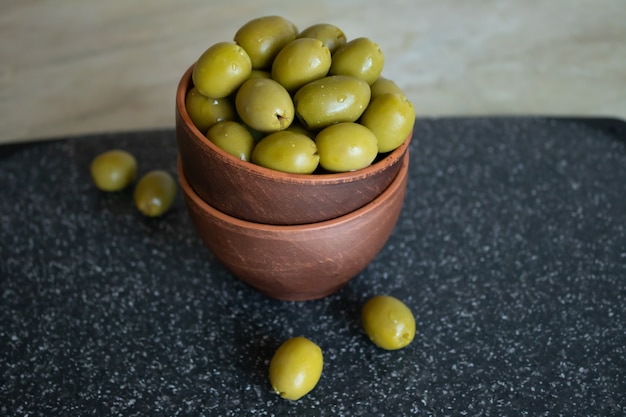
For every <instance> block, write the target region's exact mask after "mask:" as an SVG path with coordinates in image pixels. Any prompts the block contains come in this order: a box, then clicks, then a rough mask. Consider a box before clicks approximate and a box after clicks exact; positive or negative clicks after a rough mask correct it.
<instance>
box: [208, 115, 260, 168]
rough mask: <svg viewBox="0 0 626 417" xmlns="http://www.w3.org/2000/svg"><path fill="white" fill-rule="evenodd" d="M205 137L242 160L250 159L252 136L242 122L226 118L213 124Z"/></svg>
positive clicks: (252, 146)
mask: <svg viewBox="0 0 626 417" xmlns="http://www.w3.org/2000/svg"><path fill="white" fill-rule="evenodd" d="M206 137H207V138H208V139H209V140H210V141H211V142H213V143H214V144H216V145H217V146H218V147H219V148H221V149H223V150H224V151H226V152H228V153H229V154H231V155H233V156H234V157H236V158H239V159H241V160H242V161H250V156H251V155H252V149H254V137H253V136H252V133H251V132H250V131H249V130H248V129H247V128H246V127H245V126H244V125H242V124H240V123H237V122H234V121H231V120H228V121H225V122H218V123H216V124H214V125H213V126H212V127H211V128H210V129H209V131H208V132H207V134H206Z"/></svg>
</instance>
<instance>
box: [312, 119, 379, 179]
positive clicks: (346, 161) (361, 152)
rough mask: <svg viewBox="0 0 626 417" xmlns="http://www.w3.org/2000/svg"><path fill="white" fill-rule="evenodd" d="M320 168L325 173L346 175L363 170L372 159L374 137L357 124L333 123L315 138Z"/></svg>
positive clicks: (373, 154) (375, 148)
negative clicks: (343, 173)
mask: <svg viewBox="0 0 626 417" xmlns="http://www.w3.org/2000/svg"><path fill="white" fill-rule="evenodd" d="M315 143H316V144H317V150H318V153H319V158H320V165H321V166H322V168H324V169H325V170H327V171H331V172H347V171H355V170H357V169H361V168H365V167H367V166H369V165H371V163H372V162H373V161H374V159H376V156H377V155H378V146H377V143H376V136H375V135H374V133H372V131H371V130H369V129H368V128H367V127H365V126H363V125H361V124H359V123H351V122H344V123H337V124H333V125H330V126H328V127H326V128H324V129H322V130H321V131H320V132H319V133H318V134H317V136H316V137H315Z"/></svg>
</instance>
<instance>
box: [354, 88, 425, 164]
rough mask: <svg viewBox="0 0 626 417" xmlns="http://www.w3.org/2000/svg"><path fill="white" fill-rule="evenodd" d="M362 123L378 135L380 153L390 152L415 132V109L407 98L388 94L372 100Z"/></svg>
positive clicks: (362, 118)
mask: <svg viewBox="0 0 626 417" xmlns="http://www.w3.org/2000/svg"><path fill="white" fill-rule="evenodd" d="M360 123H361V124H363V125H364V126H367V127H368V128H369V129H370V130H371V131H372V132H374V134H375V135H376V138H377V139H378V152H380V153H385V152H390V151H392V150H394V149H396V148H397V147H398V146H400V145H401V144H402V142H404V141H405V140H406V138H407V136H408V135H409V134H410V133H411V131H412V130H413V125H414V124H415V109H414V108H413V104H411V102H410V101H409V99H408V98H406V97H405V96H403V95H400V94H394V93H386V94H383V95H381V96H378V97H376V98H375V99H373V100H372V102H371V103H370V105H369V106H368V107H367V109H366V110H365V112H364V113H363V116H362V117H361V120H360Z"/></svg>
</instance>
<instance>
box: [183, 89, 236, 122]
mask: <svg viewBox="0 0 626 417" xmlns="http://www.w3.org/2000/svg"><path fill="white" fill-rule="evenodd" d="M185 108H186V109H187V114H189V117H190V118H191V121H192V122H193V124H194V125H195V126H196V127H197V128H198V130H199V131H200V132H202V133H206V131H207V130H208V129H209V128H210V127H211V126H213V125H214V124H215V123H217V122H222V121H224V120H236V119H237V112H236V110H235V103H233V101H232V100H231V98H230V97H223V98H210V97H206V96H205V95H203V94H200V92H199V91H198V89H197V88H196V87H193V88H192V89H191V90H189V92H188V93H187V96H186V97H185Z"/></svg>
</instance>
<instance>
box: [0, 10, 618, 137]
mask: <svg viewBox="0 0 626 417" xmlns="http://www.w3.org/2000/svg"><path fill="white" fill-rule="evenodd" d="M1 10H2V13H1V14H0V38H2V39H6V40H7V41H6V42H0V143H3V142H8V141H28V140H32V139H45V138H49V137H53V136H54V137H56V136H65V135H76V134H92V133H94V132H110V131H127V130H137V129H141V130H144V129H154V128H157V127H158V128H170V127H172V126H173V125H174V111H173V103H174V91H175V88H176V85H177V83H178V81H179V79H180V77H181V76H182V75H183V73H184V71H185V70H186V69H187V68H188V67H189V66H190V65H191V64H192V63H193V62H194V61H195V60H196V59H197V58H198V57H199V56H200V54H201V53H202V52H204V50H205V49H207V48H208V47H209V46H210V45H212V44H213V43H215V42H220V41H228V40H232V38H233V36H234V34H235V32H236V31H237V29H238V28H239V27H240V26H241V25H243V24H244V23H245V22H247V21H248V20H249V19H253V18H256V17H259V16H265V15H272V14H278V15H282V16H285V17H287V18H289V19H290V20H292V21H293V22H294V23H295V24H296V25H297V26H298V27H299V28H301V29H303V28H305V27H307V26H308V25H311V24H314V23H320V22H328V23H332V24H335V25H337V26H339V27H340V28H341V29H342V30H343V31H344V32H345V34H346V36H347V37H348V38H350V39H354V38H357V37H361V36H367V37H369V38H371V39H372V40H374V41H376V42H377V43H378V44H379V45H380V47H381V49H382V51H383V52H384V54H385V68H384V71H383V73H384V75H385V76H386V77H388V78H391V79H393V80H395V81H396V82H397V83H398V85H400V86H401V87H402V88H403V89H404V90H405V92H406V94H407V96H408V97H409V98H410V99H411V101H412V102H413V104H414V106H415V109H416V113H417V115H418V117H429V116H467V115H479V116H492V115H524V116H526V115H566V116H571V115H576V116H582V115H587V116H589V115H593V116H604V117H609V116H610V117H618V118H621V119H626V94H625V93H624V85H626V42H624V39H626V24H624V22H626V7H625V5H624V0H577V1H572V0H535V1H517V0H497V1H494V0H472V1H465V0H435V1H433V0H385V1H381V0H342V1H336V0H317V1H310V0H290V1H285V0H238V1H237V2H236V3H233V2H217V1H206V0H179V1H176V2H172V1H169V0H134V1H126V0H108V1H76V0H55V1H43V0H36V1H34V0H21V1H4V2H3V4H2V8H1Z"/></svg>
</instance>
